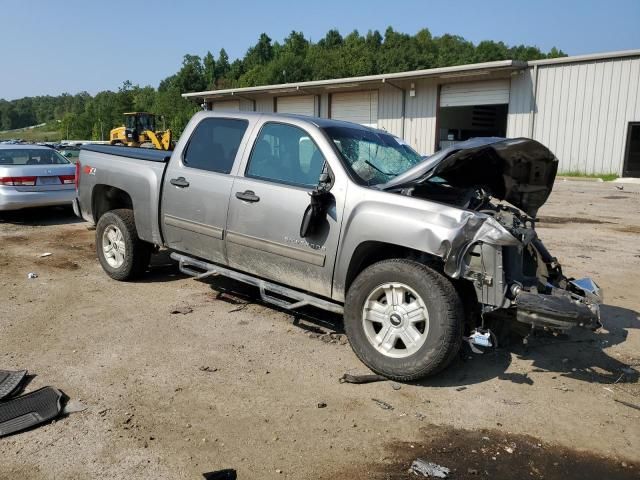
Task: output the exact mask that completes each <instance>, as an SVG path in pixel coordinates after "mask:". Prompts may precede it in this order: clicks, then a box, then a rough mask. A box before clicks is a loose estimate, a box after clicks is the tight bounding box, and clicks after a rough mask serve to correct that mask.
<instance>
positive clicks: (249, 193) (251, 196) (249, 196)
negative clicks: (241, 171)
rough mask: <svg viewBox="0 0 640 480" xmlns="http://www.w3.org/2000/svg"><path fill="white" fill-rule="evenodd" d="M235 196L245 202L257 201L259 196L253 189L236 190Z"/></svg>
mask: <svg viewBox="0 0 640 480" xmlns="http://www.w3.org/2000/svg"><path fill="white" fill-rule="evenodd" d="M236 198H239V199H240V200H244V201H245V202H259V201H260V197H259V196H257V195H256V194H255V193H254V192H253V190H246V191H244V192H236Z"/></svg>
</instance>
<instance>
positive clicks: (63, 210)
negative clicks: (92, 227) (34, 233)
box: [0, 206, 84, 227]
mask: <svg viewBox="0 0 640 480" xmlns="http://www.w3.org/2000/svg"><path fill="white" fill-rule="evenodd" d="M83 222H84V220H82V219H80V218H78V217H76V215H75V214H74V213H73V209H72V208H71V206H68V207H38V208H26V209H24V210H12V211H8V212H0V223H12V224H14V225H27V226H31V227H40V226H49V225H71V224H74V223H83Z"/></svg>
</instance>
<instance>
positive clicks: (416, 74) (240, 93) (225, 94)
mask: <svg viewBox="0 0 640 480" xmlns="http://www.w3.org/2000/svg"><path fill="white" fill-rule="evenodd" d="M526 67H527V62H522V61H518V60H501V61H497V62H486V63H474V64H470V65H457V66H454V67H443V68H430V69H427V70H413V71H409V72H398V73H388V74H380V75H366V76H361V77H348V78H335V79H330V80H315V81H310V82H297V83H283V84H279V85H263V86H258V87H243V88H228V89H223V90H209V91H204V92H193V93H183V94H182V96H183V97H184V98H186V99H190V100H198V101H202V100H229V99H233V98H237V99H246V100H255V98H256V97H258V96H261V95H287V94H291V95H304V94H317V93H319V92H322V91H332V90H338V89H353V88H358V87H361V86H370V85H375V84H380V83H389V84H391V85H394V86H395V82H401V81H407V80H417V79H421V78H442V79H447V78H460V77H467V76H469V77H472V76H481V75H489V74H490V73H492V72H496V71H500V70H521V69H523V68H526Z"/></svg>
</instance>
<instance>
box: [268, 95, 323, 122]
mask: <svg viewBox="0 0 640 480" xmlns="http://www.w3.org/2000/svg"><path fill="white" fill-rule="evenodd" d="M276 108H277V111H278V113H295V114H298V115H308V116H310V117H313V116H315V115H316V97H315V95H295V96H291V97H278V98H277V99H276Z"/></svg>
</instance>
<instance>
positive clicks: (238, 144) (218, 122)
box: [161, 117, 249, 264]
mask: <svg viewBox="0 0 640 480" xmlns="http://www.w3.org/2000/svg"><path fill="white" fill-rule="evenodd" d="M248 125H249V123H248V121H247V120H243V119H235V118H218V117H208V118H204V119H202V120H201V121H200V123H199V124H198V125H197V126H196V127H195V129H194V130H193V133H192V134H191V137H190V138H189V140H188V143H187V144H186V146H185V147H184V149H183V150H182V152H176V153H175V154H174V156H173V157H172V158H171V161H170V163H169V165H168V167H167V171H166V173H165V180H164V186H163V189H162V204H161V217H162V219H161V221H162V227H163V234H164V238H165V243H166V244H167V246H169V247H170V248H173V249H175V250H178V251H180V252H184V253H188V254H191V255H194V256H197V257H200V258H203V259H206V260H210V261H212V262H216V263H221V264H226V263H227V258H226V252H225V248H224V240H223V239H224V233H225V225H226V221H227V209H228V206H229V195H230V193H231V186H232V185H233V177H232V176H231V175H230V174H231V173H232V169H233V166H234V162H235V159H236V156H237V153H238V151H240V152H242V150H243V145H244V144H243V138H244V136H245V132H246V131H247V127H248Z"/></svg>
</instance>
